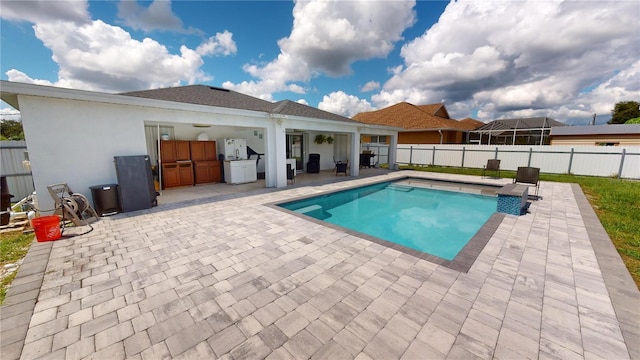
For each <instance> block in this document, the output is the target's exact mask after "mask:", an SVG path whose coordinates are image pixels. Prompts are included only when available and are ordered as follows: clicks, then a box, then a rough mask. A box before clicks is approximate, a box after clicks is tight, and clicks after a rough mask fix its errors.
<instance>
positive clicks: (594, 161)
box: [397, 144, 640, 179]
mask: <svg viewBox="0 0 640 360" xmlns="http://www.w3.org/2000/svg"><path fill="white" fill-rule="evenodd" d="M488 159H499V160H500V169H503V170H513V171H515V170H517V169H518V167H520V166H533V167H537V168H540V172H545V173H553V174H574V175H588V176H611V177H618V178H627V179H640V147H634V146H625V147H622V146H558V145H553V146H551V145H539V146H530V145H468V144H467V145H407V144H401V145H398V153H397V162H398V164H412V165H435V166H455V167H468V168H483V167H484V166H485V165H486V164H487V160H488Z"/></svg>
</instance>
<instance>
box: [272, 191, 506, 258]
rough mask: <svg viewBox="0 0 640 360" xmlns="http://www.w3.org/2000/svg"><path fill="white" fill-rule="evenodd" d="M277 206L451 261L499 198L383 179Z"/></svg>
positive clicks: (478, 227) (484, 219)
mask: <svg viewBox="0 0 640 360" xmlns="http://www.w3.org/2000/svg"><path fill="white" fill-rule="evenodd" d="M279 206H281V207H284V208H286V209H289V210H292V211H295V212H298V213H301V214H305V215H307V216H311V217H314V218H316V219H319V220H322V221H325V222H329V223H332V224H336V225H339V226H342V227H345V228H347V229H351V230H356V231H359V232H361V233H365V234H367V235H371V236H374V237H377V238H380V239H382V240H385V241H389V242H392V243H396V244H399V245H402V246H405V247H408V248H411V249H414V250H418V251H421V252H424V253H427V254H431V255H435V256H438V257H440V258H443V259H446V260H453V259H454V258H455V257H456V255H457V254H458V252H460V250H462V248H464V246H465V245H466V244H467V242H469V240H470V239H471V238H472V237H473V236H474V235H475V233H476V232H478V230H479V229H480V228H481V227H482V226H483V225H484V223H485V222H487V220H489V218H490V217H491V215H492V214H493V213H494V212H495V211H496V207H497V198H496V197H495V196H487V195H479V194H473V193H464V192H455V191H447V190H436V189H432V188H424V187H419V186H410V185H406V184H403V183H382V184H375V185H369V186H365V187H361V188H357V189H351V190H346V191H340V192H336V193H332V194H328V195H322V196H318V197H313V198H309V199H304V200H298V201H293V202H289V203H285V204H280V205H279Z"/></svg>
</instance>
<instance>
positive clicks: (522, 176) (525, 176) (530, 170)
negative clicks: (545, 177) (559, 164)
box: [513, 166, 540, 200]
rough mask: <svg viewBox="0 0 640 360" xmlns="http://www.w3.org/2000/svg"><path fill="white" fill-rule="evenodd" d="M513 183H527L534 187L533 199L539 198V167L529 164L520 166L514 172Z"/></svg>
mask: <svg viewBox="0 0 640 360" xmlns="http://www.w3.org/2000/svg"><path fill="white" fill-rule="evenodd" d="M513 183H514V184H518V183H520V184H528V185H534V186H535V187H536V194H535V195H534V196H532V197H533V198H534V199H536V200H537V199H539V198H540V197H539V196H538V189H539V188H540V168H536V167H530V166H520V167H518V171H517V172H516V177H515V179H513Z"/></svg>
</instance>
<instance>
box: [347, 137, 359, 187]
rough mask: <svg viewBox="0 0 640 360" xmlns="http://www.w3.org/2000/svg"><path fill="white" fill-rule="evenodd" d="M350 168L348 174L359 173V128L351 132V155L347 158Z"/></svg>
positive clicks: (354, 174) (356, 174)
mask: <svg viewBox="0 0 640 360" xmlns="http://www.w3.org/2000/svg"><path fill="white" fill-rule="evenodd" d="M349 163H350V164H351V169H350V171H349V174H350V175H351V176H359V175H360V129H356V131H355V132H353V133H351V155H350V158H349Z"/></svg>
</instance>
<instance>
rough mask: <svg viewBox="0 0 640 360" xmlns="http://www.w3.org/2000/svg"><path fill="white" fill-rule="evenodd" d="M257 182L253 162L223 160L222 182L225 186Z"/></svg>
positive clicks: (256, 173)
mask: <svg viewBox="0 0 640 360" xmlns="http://www.w3.org/2000/svg"><path fill="white" fill-rule="evenodd" d="M257 180H258V172H257V169H256V161H255V160H225V161H224V181H225V182H226V183H227V184H244V183H250V182H255V181H257Z"/></svg>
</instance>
